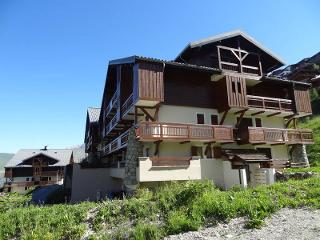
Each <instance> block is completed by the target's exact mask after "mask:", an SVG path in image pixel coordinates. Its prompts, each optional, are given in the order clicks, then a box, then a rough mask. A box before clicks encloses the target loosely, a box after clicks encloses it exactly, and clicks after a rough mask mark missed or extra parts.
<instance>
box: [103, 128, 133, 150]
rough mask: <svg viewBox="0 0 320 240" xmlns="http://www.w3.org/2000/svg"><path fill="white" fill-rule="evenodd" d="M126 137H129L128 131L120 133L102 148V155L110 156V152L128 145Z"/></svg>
mask: <svg viewBox="0 0 320 240" xmlns="http://www.w3.org/2000/svg"><path fill="white" fill-rule="evenodd" d="M128 135H129V130H127V131H125V132H124V133H122V134H121V135H120V136H119V137H117V138H116V139H114V140H113V141H112V142H110V143H109V144H107V145H105V146H104V147H103V148H102V152H103V154H104V155H107V154H110V153H112V152H115V151H117V150H119V149H121V148H124V147H126V146H127V143H128Z"/></svg>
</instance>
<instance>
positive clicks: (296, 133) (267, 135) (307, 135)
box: [241, 127, 314, 144]
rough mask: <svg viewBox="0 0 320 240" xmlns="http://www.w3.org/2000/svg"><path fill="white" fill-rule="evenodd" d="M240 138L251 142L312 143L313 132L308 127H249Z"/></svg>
mask: <svg viewBox="0 0 320 240" xmlns="http://www.w3.org/2000/svg"><path fill="white" fill-rule="evenodd" d="M241 137H242V140H244V141H245V142H247V143H251V144H313V143H314V139H313V133H312V131H311V130H308V129H280V128H263V127H249V128H248V132H247V133H242V134H241Z"/></svg>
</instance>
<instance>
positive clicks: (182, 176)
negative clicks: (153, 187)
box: [137, 158, 201, 182]
mask: <svg viewBox="0 0 320 240" xmlns="http://www.w3.org/2000/svg"><path fill="white" fill-rule="evenodd" d="M199 179H201V167H200V159H199V158H198V159H197V158H194V159H193V160H191V161H190V165H189V166H177V167H172V166H170V167H153V166H152V161H151V160H150V158H139V168H137V180H138V182H158V181H176V180H199Z"/></svg>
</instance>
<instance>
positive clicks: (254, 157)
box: [222, 149, 272, 162]
mask: <svg viewBox="0 0 320 240" xmlns="http://www.w3.org/2000/svg"><path fill="white" fill-rule="evenodd" d="M222 152H223V155H224V156H226V157H227V158H228V160H230V161H233V160H236V159H240V160H241V161H243V162H271V161H272V160H271V159H270V158H269V157H267V155H266V154H265V153H262V152H258V151H257V150H254V149H252V150H251V149H224V150H223V151H222Z"/></svg>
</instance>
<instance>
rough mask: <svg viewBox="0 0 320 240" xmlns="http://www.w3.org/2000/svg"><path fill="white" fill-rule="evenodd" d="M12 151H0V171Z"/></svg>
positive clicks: (10, 156)
mask: <svg viewBox="0 0 320 240" xmlns="http://www.w3.org/2000/svg"><path fill="white" fill-rule="evenodd" d="M13 155H14V154H12V153H0V172H1V171H2V170H3V167H4V166H5V165H6V163H7V162H8V161H9V160H10V159H11V158H12V157H13Z"/></svg>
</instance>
